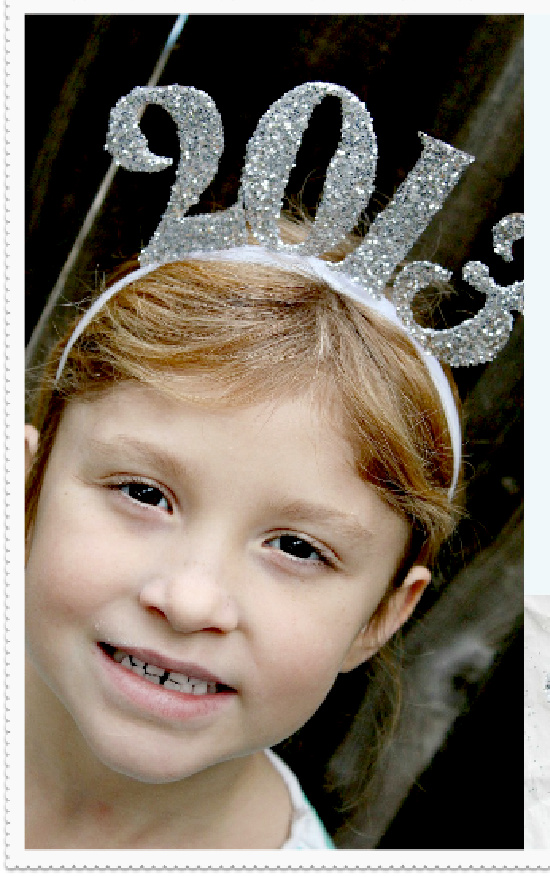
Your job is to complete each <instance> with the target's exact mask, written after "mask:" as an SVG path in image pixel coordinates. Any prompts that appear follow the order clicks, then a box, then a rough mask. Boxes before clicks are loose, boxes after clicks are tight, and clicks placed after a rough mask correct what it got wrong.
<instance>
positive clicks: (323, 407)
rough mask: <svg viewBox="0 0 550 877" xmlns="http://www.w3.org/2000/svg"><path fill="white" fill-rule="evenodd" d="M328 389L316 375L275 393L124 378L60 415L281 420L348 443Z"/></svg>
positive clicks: (87, 419) (143, 420)
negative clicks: (305, 382)
mask: <svg viewBox="0 0 550 877" xmlns="http://www.w3.org/2000/svg"><path fill="white" fill-rule="evenodd" d="M334 395H335V394H334V393H333V392H332V391H331V388H330V387H329V386H328V382H321V381H319V382H316V383H311V384H309V385H308V386H307V387H300V388H296V389H293V388H281V390H280V392H277V393H274V392H269V393H264V394H262V393H261V392H258V393H257V394H251V393H248V394H246V395H245V394H243V393H239V392H236V393H232V392H231V391H229V392H228V390H227V389H226V388H225V387H220V385H219V384H217V383H216V381H215V380H212V379H211V378H208V377H203V376H200V377H195V376H190V377H177V378H173V377H171V376H167V377H166V380H165V381H163V382H161V381H159V383H158V385H148V384H145V383H138V382H130V381H128V382H124V383H121V384H118V385H116V386H114V387H112V388H109V389H108V390H107V391H105V392H102V393H101V394H98V395H97V396H93V397H87V398H82V399H76V400H73V401H71V402H69V403H68V405H67V406H66V409H65V413H64V416H63V421H64V422H66V423H67V426H70V427H74V428H78V427H79V426H80V428H86V429H90V428H93V429H94V430H96V431H100V432H105V431H112V430H116V429H117V428H118V426H119V425H122V424H126V425H127V426H128V427H135V428H138V429H140V430H142V429H145V428H146V427H153V428H155V427H160V426H161V425H162V426H163V427H164V428H165V429H169V428H170V426H172V427H173V428H177V426H178V425H179V424H181V423H182V422H185V421H186V420H189V419H190V418H191V417H192V418H193V419H194V420H200V419H202V420H203V421H204V423H205V424H207V423H209V422H219V423H226V424H228V425H229V424H231V423H234V424H236V425H239V424H240V425H242V426H243V427H244V426H245V425H247V426H248V427H250V428H253V427H255V428H256V429H257V430H258V431H260V430H261V431H264V432H265V431H268V430H269V429H270V427H271V428H272V427H274V426H275V425H280V424H281V422H285V421H286V423H287V425H288V428H289V429H291V430H292V427H295V429H294V431H295V432H296V434H297V435H298V434H300V433H303V432H304V431H308V432H310V433H311V434H312V435H316V436H318V438H319V440H320V441H323V439H324V438H326V439H327V440H328V441H330V442H331V443H333V442H334V441H335V440H338V441H340V442H342V444H343V445H345V446H348V445H349V442H348V440H347V437H346V435H345V431H344V428H343V421H344V416H343V407H342V406H341V405H339V404H338V403H337V402H336V401H335V398H334ZM63 421H62V422H63ZM350 451H351V448H350ZM346 457H348V454H346Z"/></svg>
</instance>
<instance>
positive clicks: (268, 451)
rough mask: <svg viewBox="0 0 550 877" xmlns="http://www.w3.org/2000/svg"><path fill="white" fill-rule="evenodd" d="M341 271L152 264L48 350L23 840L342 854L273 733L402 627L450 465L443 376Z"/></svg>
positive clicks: (33, 495)
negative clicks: (277, 751) (281, 754)
mask: <svg viewBox="0 0 550 877" xmlns="http://www.w3.org/2000/svg"><path fill="white" fill-rule="evenodd" d="M353 287H354V284H352V283H351V282H349V283H348V281H346V280H345V279H341V280H336V279H334V278H333V277H332V275H331V274H330V271H328V272H327V271H325V268H324V264H323V263H322V262H321V261H320V260H316V259H300V258H299V257H294V256H288V255H285V254H280V253H276V252H272V251H268V250H266V249H264V248H260V247H253V246H244V247H241V246H239V247H234V248H230V249H227V250H226V251H224V252H219V251H214V252H208V253H200V254H198V255H192V256H190V257H189V258H177V259H175V260H173V261H168V260H167V261H166V263H165V264H161V265H159V266H153V267H152V268H151V267H150V268H145V269H140V270H138V271H134V272H132V273H131V274H129V275H127V276H126V277H123V278H122V279H119V280H118V281H117V283H115V284H114V285H113V286H111V287H110V289H109V290H107V292H106V293H105V294H104V295H103V296H102V297H101V299H100V301H99V302H98V303H96V305H95V306H94V307H93V308H92V309H91V310H90V311H89V312H88V314H87V315H86V316H85V317H84V319H82V320H81V321H79V322H78V323H77V324H76V327H72V328H71V331H70V332H69V333H68V334H67V337H65V338H64V339H62V340H61V341H60V343H59V345H58V346H57V347H56V349H55V350H54V351H53V353H52V355H51V357H50V359H49V360H48V362H47V364H46V366H45V370H44V377H43V380H42V385H41V390H40V393H39V395H38V397H37V399H36V403H35V416H34V421H33V424H32V425H29V426H28V427H27V429H26V451H27V470H28V478H27V522H26V523H27V567H26V593H27V604H26V613H27V642H28V658H29V660H28V667H27V678H26V686H27V688H26V705H27V721H26V727H27V770H26V777H27V790H26V802H27V836H26V844H27V846H28V847H29V848H95V849H99V848H117V849H124V848H163V849H174V848H181V849H224V848H226V849H265V848H271V849H277V848H287V849H289V848H290V849H296V848H323V847H330V846H331V841H330V838H329V836H328V835H327V833H326V831H325V830H324V828H323V825H322V824H321V821H320V819H319V817H318V816H317V814H316V813H315V811H314V810H313V808H312V806H311V805H310V804H309V802H308V801H307V799H306V798H305V796H304V794H303V792H302V791H301V789H300V786H299V784H298V781H297V780H296V778H295V776H294V775H293V774H292V772H291V771H290V770H289V768H288V767H287V766H286V765H285V764H284V763H283V762H282V761H281V760H280V758H279V757H278V756H276V755H275V754H274V753H273V751H272V747H273V746H275V745H276V744H278V743H280V742H281V741H282V740H284V739H286V738H288V737H289V736H290V735H292V734H294V733H295V732H296V731H297V730H298V729H300V728H301V727H302V726H303V725H304V724H305V723H306V722H307V720H308V719H309V718H310V717H311V716H312V715H313V714H314V713H315V712H316V711H317V709H318V708H319V707H320V705H321V704H322V703H323V701H324V700H325V698H326V697H327V694H328V693H329V691H330V690H331V688H332V686H333V684H334V682H335V680H336V678H337V677H338V676H339V674H346V673H348V672H349V671H351V670H353V669H354V668H357V667H359V666H360V665H361V664H363V663H364V662H366V661H369V660H370V659H371V658H372V657H373V656H374V655H376V654H377V653H378V652H379V651H380V650H381V649H383V647H384V644H385V643H387V642H388V640H389V639H390V638H391V637H392V635H393V634H394V633H395V632H396V631H397V630H398V629H399V628H400V627H401V626H402V625H403V623H404V622H405V621H406V620H407V619H408V618H409V616H410V615H411V613H412V612H413V610H414V608H415V606H416V604H417V602H418V600H419V599H420V597H421V595H422V593H423V591H424V589H425V587H426V585H427V584H428V582H429V580H430V572H429V568H430V565H431V564H432V563H433V560H434V558H435V555H436V553H437V551H438V548H439V546H440V544H441V542H442V541H443V540H444V539H445V538H446V537H447V536H448V534H449V533H450V531H451V529H452V526H453V522H454V519H455V516H456V510H455V507H454V496H455V495H456V483H457V477H458V470H459V465H460V450H459V446H458V445H457V438H456V433H457V424H458V415H457V412H456V408H455V407H454V404H453V402H452V394H451V390H450V387H449V384H448V383H447V381H446V379H445V377H444V375H443V372H442V371H441V370H440V369H439V370H438V369H437V368H435V367H434V365H433V358H431V357H428V356H427V355H426V354H425V353H424V352H423V351H422V350H421V349H420V347H419V346H418V345H417V344H416V343H414V342H413V341H412V340H411V338H410V337H409V336H408V335H407V333H406V332H405V330H404V328H403V325H401V324H400V323H399V321H398V320H396V318H395V312H394V311H392V310H391V308H390V309H388V307H387V306H386V305H385V304H384V303H383V302H377V301H375V300H372V301H367V303H361V302H360V301H358V300H356V298H358V297H360V292H357V291H355V292H354V291H353ZM348 290H349V291H350V294H349V295H348V294H347V293H348ZM352 296H353V297H352Z"/></svg>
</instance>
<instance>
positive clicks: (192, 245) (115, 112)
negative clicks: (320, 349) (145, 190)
mask: <svg viewBox="0 0 550 877" xmlns="http://www.w3.org/2000/svg"><path fill="white" fill-rule="evenodd" d="M147 104H159V105H160V106H162V107H164V109H165V110H167V112H168V113H170V115H171V116H172V118H173V119H174V121H175V123H176V125H177V127H178V135H179V141H180V160H179V164H178V168H177V171H176V180H175V182H174V185H173V186H172V190H171V194H170V200H169V202H168V205H167V207H166V210H165V212H164V214H163V216H162V219H161V221H160V224H159V226H158V228H157V230H156V231H155V233H154V235H153V237H152V238H151V240H150V241H149V244H148V245H147V246H146V247H145V248H144V249H143V250H142V251H141V255H140V262H141V264H142V265H148V264H150V263H154V262H171V261H176V260H177V259H181V258H184V257H185V255H186V254H188V253H190V252H192V251H193V250H212V249H222V248H225V247H231V246H238V245H239V244H242V243H244V242H245V241H246V229H245V220H244V211H243V208H242V205H241V204H240V203H237V204H235V205H234V206H233V207H231V208H229V209H228V210H224V211H220V212H219V213H214V214H208V215H202V216H193V217H190V216H186V215H185V214H186V213H187V211H188V210H189V208H190V207H192V206H193V205H194V204H196V203H197V202H198V200H199V198H200V196H201V194H202V193H203V191H204V190H205V189H206V187H207V186H208V184H209V183H210V182H211V181H212V179H213V177H214V175H215V173H216V171H217V169H218V163H219V158H220V155H221V153H222V151H223V129H222V123H221V119H220V115H219V113H218V111H217V109H216V107H215V104H214V102H213V100H212V99H211V98H210V97H209V96H208V95H207V94H205V92H203V91H199V90H197V89H195V88H191V87H184V86H181V85H168V86H159V87H156V88H147V87H142V86H139V87H137V88H134V89H133V90H132V91H131V92H130V93H129V94H128V95H126V96H125V97H123V98H121V99H120V100H119V101H118V102H117V104H116V106H115V107H113V109H112V111H111V118H110V123H109V131H108V134H107V143H106V147H105V148H106V149H107V150H108V151H109V152H110V153H111V155H112V156H113V158H114V159H115V161H116V162H117V164H120V165H122V167H125V168H127V169H128V170H132V171H149V172H152V171H160V170H164V168H166V167H169V166H170V165H171V164H172V159H171V158H165V157H163V156H158V155H155V154H154V153H152V152H151V151H150V150H149V147H148V145H147V141H146V139H145V137H144V135H143V133H142V131H141V130H140V127H139V119H140V117H141V114H142V112H143V110H144V108H145V106H146V105H147Z"/></svg>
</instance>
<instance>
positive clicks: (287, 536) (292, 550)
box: [268, 533, 330, 565]
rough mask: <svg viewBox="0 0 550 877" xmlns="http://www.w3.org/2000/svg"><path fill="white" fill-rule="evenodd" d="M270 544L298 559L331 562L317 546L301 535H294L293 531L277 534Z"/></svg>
mask: <svg viewBox="0 0 550 877" xmlns="http://www.w3.org/2000/svg"><path fill="white" fill-rule="evenodd" d="M268 544H269V545H270V546H271V547H273V548H276V549H277V550H278V551H282V552H283V553H284V554H289V555H291V557H295V558H297V559H298V560H309V561H313V562H315V563H324V564H327V565H328V564H329V563H330V561H329V559H328V557H327V556H326V555H324V554H322V552H321V551H319V550H318V549H317V548H315V547H314V546H313V545H312V544H311V543H310V542H308V541H307V539H302V538H301V537H300V536H294V535H293V534H292V533H283V535H281V536H277V537H276V538H275V539H270V540H269V542H268Z"/></svg>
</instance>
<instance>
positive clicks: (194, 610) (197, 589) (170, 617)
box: [139, 561, 239, 633]
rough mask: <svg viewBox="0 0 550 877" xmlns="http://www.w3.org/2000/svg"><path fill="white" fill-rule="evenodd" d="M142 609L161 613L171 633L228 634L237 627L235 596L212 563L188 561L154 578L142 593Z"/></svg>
mask: <svg viewBox="0 0 550 877" xmlns="http://www.w3.org/2000/svg"><path fill="white" fill-rule="evenodd" d="M139 600H140V603H141V605H142V606H144V607H145V608H146V609H148V610H151V611H156V612H160V614H161V615H163V616H164V617H165V618H166V620H167V621H168V623H169V624H170V625H171V626H172V627H173V629H174V630H176V631H178V632H180V633H194V632H196V631H200V630H215V631H218V632H222V633H228V632H230V631H231V630H235V628H236V627H237V626H238V624H239V608H238V603H237V599H236V595H235V594H233V593H231V588H230V587H228V583H227V582H223V581H222V575H221V574H220V573H219V572H218V573H216V572H215V570H214V568H213V565H212V564H211V563H208V562H205V563H202V562H200V561H191V562H189V563H186V564H183V565H181V566H179V567H178V568H176V566H175V564H174V565H172V568H171V569H170V564H169V563H167V562H166V561H165V563H164V564H163V572H160V573H159V574H156V575H155V576H154V577H153V578H151V580H150V581H148V582H147V583H146V584H145V585H144V586H143V587H142V589H141V591H140V595H139Z"/></svg>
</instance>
